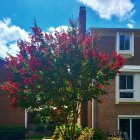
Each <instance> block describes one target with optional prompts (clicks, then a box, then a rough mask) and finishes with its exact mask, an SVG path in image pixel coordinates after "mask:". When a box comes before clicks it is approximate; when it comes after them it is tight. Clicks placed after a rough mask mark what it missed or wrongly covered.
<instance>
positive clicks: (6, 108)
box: [0, 58, 27, 127]
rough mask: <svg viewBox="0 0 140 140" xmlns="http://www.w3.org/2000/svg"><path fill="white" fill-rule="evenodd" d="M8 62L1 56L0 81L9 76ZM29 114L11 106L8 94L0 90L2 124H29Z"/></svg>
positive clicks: (0, 118) (0, 119) (0, 120)
mask: <svg viewBox="0 0 140 140" xmlns="http://www.w3.org/2000/svg"><path fill="white" fill-rule="evenodd" d="M5 65H6V62H5V61H4V60H3V59H2V58H0V83H2V82H4V81H6V80H7V78H8V73H7V70H6V67H5ZM26 120H27V115H26V112H25V110H23V109H14V108H12V107H11V106H10V104H9V100H8V95H7V94H6V93H3V92H2V91H0V126H3V125H4V126H11V125H12V126H14V125H15V126H25V127H26V126H27V121H26Z"/></svg>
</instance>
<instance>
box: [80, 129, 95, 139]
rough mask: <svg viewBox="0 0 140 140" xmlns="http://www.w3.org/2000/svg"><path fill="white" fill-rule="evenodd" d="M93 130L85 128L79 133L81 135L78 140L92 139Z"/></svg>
mask: <svg viewBox="0 0 140 140" xmlns="http://www.w3.org/2000/svg"><path fill="white" fill-rule="evenodd" d="M93 134H94V130H93V129H92V128H89V127H86V128H84V129H83V130H82V131H81V135H80V136H79V137H78V140H90V139H92V138H93Z"/></svg>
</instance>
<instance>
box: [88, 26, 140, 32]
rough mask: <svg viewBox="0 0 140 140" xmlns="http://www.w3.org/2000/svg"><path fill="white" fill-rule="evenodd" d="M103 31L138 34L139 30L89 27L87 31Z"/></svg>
mask: <svg viewBox="0 0 140 140" xmlns="http://www.w3.org/2000/svg"><path fill="white" fill-rule="evenodd" d="M90 30H104V31H125V32H126V31H128V32H140V28H102V27H91V28H89V29H88V30H87V32H88V31H90Z"/></svg>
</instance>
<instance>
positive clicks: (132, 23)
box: [126, 19, 135, 28]
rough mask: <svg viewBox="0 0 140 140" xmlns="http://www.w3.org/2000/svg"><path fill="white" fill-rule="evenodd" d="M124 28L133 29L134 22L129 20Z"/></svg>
mask: <svg viewBox="0 0 140 140" xmlns="http://www.w3.org/2000/svg"><path fill="white" fill-rule="evenodd" d="M126 26H127V27H128V28H134V26H135V21H134V20H132V19H131V20H129V22H128V24H126Z"/></svg>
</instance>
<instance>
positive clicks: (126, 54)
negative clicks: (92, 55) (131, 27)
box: [116, 32, 134, 58]
mask: <svg viewBox="0 0 140 140" xmlns="http://www.w3.org/2000/svg"><path fill="white" fill-rule="evenodd" d="M120 35H129V36H130V50H120ZM116 51H117V53H118V54H121V55H123V56H124V57H125V58H127V57H128V58H129V57H131V56H134V33H133V32H132V33H125V32H117V35H116Z"/></svg>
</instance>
